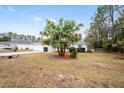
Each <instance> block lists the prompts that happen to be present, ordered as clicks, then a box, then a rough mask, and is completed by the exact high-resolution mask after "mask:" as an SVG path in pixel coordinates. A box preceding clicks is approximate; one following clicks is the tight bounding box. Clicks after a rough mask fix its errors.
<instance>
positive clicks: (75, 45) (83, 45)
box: [70, 44, 88, 52]
mask: <svg viewBox="0 0 124 93" xmlns="http://www.w3.org/2000/svg"><path fill="white" fill-rule="evenodd" d="M80 46H81V47H82V48H85V52H86V51H87V50H88V48H87V45H85V44H82V45H80ZM70 47H75V48H79V45H77V44H74V45H71V46H70Z"/></svg>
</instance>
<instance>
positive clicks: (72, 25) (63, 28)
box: [41, 19, 83, 56]
mask: <svg viewBox="0 0 124 93" xmlns="http://www.w3.org/2000/svg"><path fill="white" fill-rule="evenodd" d="M81 26H83V25H82V24H81V23H79V24H76V22H75V21H73V20H64V19H60V20H59V21H58V22H55V21H53V20H47V23H46V26H45V28H44V30H43V31H41V35H42V36H45V37H47V38H46V39H43V38H42V44H46V45H51V46H52V47H54V48H57V51H58V54H59V56H64V55H65V50H66V49H67V48H68V46H69V45H71V44H73V43H74V42H77V41H78V40H80V36H79V35H78V34H77V33H76V31H78V30H80V27H81Z"/></svg>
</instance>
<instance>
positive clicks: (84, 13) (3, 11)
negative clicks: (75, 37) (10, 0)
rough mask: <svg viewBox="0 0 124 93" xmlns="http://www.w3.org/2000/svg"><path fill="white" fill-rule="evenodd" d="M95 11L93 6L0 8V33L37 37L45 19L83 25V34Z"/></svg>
mask: <svg viewBox="0 0 124 93" xmlns="http://www.w3.org/2000/svg"><path fill="white" fill-rule="evenodd" d="M96 9H97V6H95V5H89V6H87V5H82V6H79V5H74V6H72V5H68V6H64V5H63V6H62V5H61V6H60V5H58V6H54V5H51V6H50V5H48V6H46V5H45V6H43V5H41V6H38V5H32V6H31V5H26V6H24V5H20V6H19V5H16V6H10V5H9V6H0V32H9V31H12V32H16V33H18V34H29V35H35V36H39V33H40V31H42V30H43V28H44V26H45V22H46V19H53V20H55V21H57V20H59V19H60V18H64V19H72V20H75V21H76V22H81V23H83V24H84V27H82V28H81V30H80V32H84V31H85V30H86V29H87V28H88V27H89V25H90V22H91V16H93V15H94V13H95V11H96Z"/></svg>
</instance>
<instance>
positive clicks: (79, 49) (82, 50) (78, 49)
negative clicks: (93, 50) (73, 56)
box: [77, 48, 85, 52]
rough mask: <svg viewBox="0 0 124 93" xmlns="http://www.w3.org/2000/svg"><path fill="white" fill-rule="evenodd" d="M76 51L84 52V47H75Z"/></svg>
mask: <svg viewBox="0 0 124 93" xmlns="http://www.w3.org/2000/svg"><path fill="white" fill-rule="evenodd" d="M77 52H85V48H77Z"/></svg>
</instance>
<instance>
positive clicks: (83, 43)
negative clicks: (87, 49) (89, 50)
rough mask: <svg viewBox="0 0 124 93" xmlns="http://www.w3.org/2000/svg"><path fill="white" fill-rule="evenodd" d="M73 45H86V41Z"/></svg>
mask: <svg viewBox="0 0 124 93" xmlns="http://www.w3.org/2000/svg"><path fill="white" fill-rule="evenodd" d="M73 45H86V43H85V42H84V41H78V42H76V43H73Z"/></svg>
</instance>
